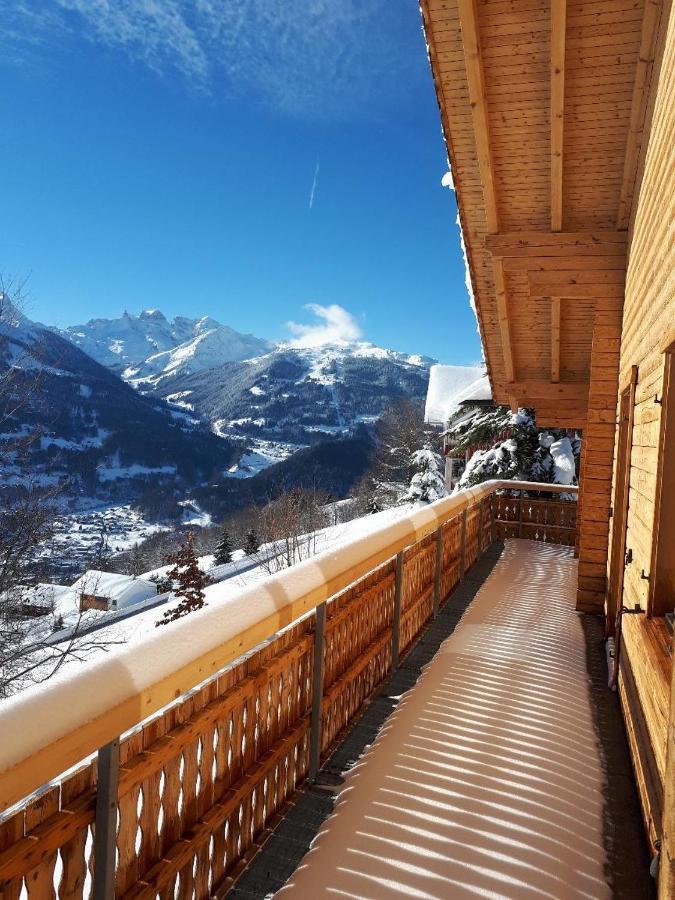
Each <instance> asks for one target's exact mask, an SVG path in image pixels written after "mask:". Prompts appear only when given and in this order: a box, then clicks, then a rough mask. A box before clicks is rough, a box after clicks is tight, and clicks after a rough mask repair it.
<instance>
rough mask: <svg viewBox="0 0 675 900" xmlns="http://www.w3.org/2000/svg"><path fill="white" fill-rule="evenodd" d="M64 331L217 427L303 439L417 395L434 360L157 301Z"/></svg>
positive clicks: (152, 391)
mask: <svg viewBox="0 0 675 900" xmlns="http://www.w3.org/2000/svg"><path fill="white" fill-rule="evenodd" d="M59 333H60V334H61V335H62V336H63V337H66V338H67V339H68V340H70V341H72V342H73V343H75V344H76V345H77V346H78V347H80V348H81V349H83V350H84V351H85V352H87V353H88V354H89V355H91V356H92V357H93V358H94V359H96V360H97V362H99V363H101V364H102V365H105V366H106V367H107V368H109V369H110V370H112V371H113V372H115V374H118V375H120V376H121V377H122V378H123V379H124V380H125V381H127V382H128V383H129V384H130V385H132V386H133V387H134V388H136V389H137V390H138V391H139V392H140V393H141V394H146V395H153V396H156V397H159V398H161V399H162V400H164V401H166V402H167V403H169V404H170V405H171V406H173V407H174V408H175V409H176V410H181V411H183V413H185V412H187V413H189V414H191V415H194V416H195V417H196V418H198V419H201V421H202V422H204V423H205V424H208V425H209V426H210V427H211V428H212V429H213V431H214V432H215V434H217V435H220V436H230V435H239V436H240V437H242V436H246V437H248V438H251V439H256V440H272V441H279V442H282V443H283V442H286V443H290V444H297V445H298V446H301V445H304V444H307V443H310V442H311V441H312V435H314V439H316V438H317V437H318V436H319V435H321V434H323V435H324V436H325V435H332V434H344V433H346V432H348V431H349V430H350V429H351V428H353V427H354V426H355V425H359V424H367V423H370V422H373V421H374V420H376V419H377V418H378V417H379V416H380V415H381V413H382V412H383V411H384V409H385V408H386V407H387V406H389V405H391V404H392V403H393V402H395V401H396V400H398V399H399V398H401V397H404V396H406V397H411V398H413V399H416V400H419V401H421V400H422V399H423V398H424V395H425V392H426V385H427V380H428V373H429V368H430V366H431V365H432V364H433V363H434V362H435V361H434V360H432V359H430V358H428V357H424V356H420V355H419V354H410V353H402V352H399V351H396V350H389V349H386V348H384V347H378V346H376V345H375V344H372V343H368V342H366V341H362V340H333V341H331V342H329V343H321V344H320V345H313V346H299V345H298V343H297V342H296V341H289V342H281V343H277V344H273V343H271V342H269V341H266V340H263V339H261V338H258V337H255V336H254V335H250V334H241V333H239V332H237V331H235V330H234V329H232V328H230V327H229V326H227V325H223V324H221V323H220V322H218V321H216V320H215V319H212V318H210V317H208V316H204V317H201V318H194V319H188V318H186V317H182V316H177V317H176V318H174V319H173V320H172V321H169V320H168V319H167V318H166V316H164V314H163V313H162V312H161V311H160V310H158V309H152V310H145V311H144V312H142V313H141V314H140V315H138V316H133V315H130V314H129V313H127V312H125V313H124V315H122V316H121V317H119V318H117V319H91V320H90V321H89V322H87V323H86V324H85V325H74V326H71V327H70V328H67V329H65V330H62V331H61V332H59ZM467 377H468V376H467Z"/></svg>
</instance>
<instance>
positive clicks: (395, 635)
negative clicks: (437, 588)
mask: <svg viewBox="0 0 675 900" xmlns="http://www.w3.org/2000/svg"><path fill="white" fill-rule="evenodd" d="M402 594H403V550H401V552H400V553H397V554H396V577H395V580H394V612H393V615H392V619H391V671H392V672H395V671H396V670H397V669H398V655H399V644H400V641H401V596H402Z"/></svg>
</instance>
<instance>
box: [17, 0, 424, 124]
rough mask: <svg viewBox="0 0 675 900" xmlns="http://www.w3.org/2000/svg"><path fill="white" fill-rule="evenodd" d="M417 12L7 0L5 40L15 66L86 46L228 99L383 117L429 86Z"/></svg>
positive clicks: (364, 5) (302, 2)
mask: <svg viewBox="0 0 675 900" xmlns="http://www.w3.org/2000/svg"><path fill="white" fill-rule="evenodd" d="M417 15H418V13H417V10H416V9H415V8H414V5H413V4H411V5H410V6H408V4H403V3H393V4H392V3H390V2H388V0H44V2H43V3H41V4H40V5H39V7H38V6H37V5H34V4H33V3H32V2H29V0H20V2H16V0H0V40H2V42H3V54H4V55H5V57H6V58H9V59H14V58H19V56H20V55H21V53H22V52H23V54H24V56H25V53H26V51H27V50H28V49H31V50H32V52H33V53H35V52H37V51H38V49H39V47H40V46H41V45H45V44H49V45H52V46H53V47H59V46H60V47H62V48H63V52H64V53H67V52H68V46H67V45H68V43H70V41H72V40H78V39H80V40H81V39H84V40H88V41H91V42H92V43H96V44H98V45H103V46H105V47H108V48H110V49H112V50H117V51H122V52H123V53H125V54H126V55H127V56H128V57H130V58H131V59H133V60H134V61H136V62H139V63H141V64H143V65H145V66H147V67H148V68H150V69H152V70H153V71H155V72H157V73H160V74H166V73H171V72H174V73H178V74H179V75H181V76H182V77H183V78H184V79H185V81H186V82H187V83H188V84H190V85H191V86H193V87H196V88H197V89H199V90H205V91H208V92H211V93H213V94H215V95H218V96H223V95H224V96H225V97H230V98H231V97H235V98H236V97H242V96H243V97H245V98H246V99H247V101H248V102H254V103H255V102H258V103H263V104H265V105H268V106H271V107H273V108H275V109H278V110H280V111H282V112H285V113H288V114H290V115H299V116H303V117H309V118H336V117H337V118H339V117H345V116H349V117H353V116H359V115H361V116H363V115H367V116H369V117H372V116H373V115H374V114H375V113H376V112H379V111H381V110H382V108H383V107H384V106H386V105H387V104H388V103H389V102H391V101H394V102H396V103H397V105H398V104H399V103H400V100H401V98H402V97H406V96H407V97H413V96H414V93H415V89H416V88H418V87H419V86H420V85H424V83H425V79H426V78H427V72H426V61H425V60H424V56H423V54H422V53H419V54H416V53H414V52H413V53H411V52H410V46H409V38H408V37H407V36H408V35H410V34H416V33H417V32H416V31H415V30H414V26H415V22H416V19H417ZM64 36H65V37H66V40H64V39H63V38H64ZM383 85H386V86H388V87H387V89H386V90H383V87H382V86H383Z"/></svg>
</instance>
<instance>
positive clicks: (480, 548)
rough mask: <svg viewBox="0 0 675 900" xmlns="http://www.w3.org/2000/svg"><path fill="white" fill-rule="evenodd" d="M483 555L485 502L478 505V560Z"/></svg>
mask: <svg viewBox="0 0 675 900" xmlns="http://www.w3.org/2000/svg"><path fill="white" fill-rule="evenodd" d="M482 555H483V501H482V500H481V501H480V503H479V504H478V551H477V553H476V558H477V559H480V557H481V556H482Z"/></svg>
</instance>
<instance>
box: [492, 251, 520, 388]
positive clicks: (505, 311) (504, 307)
mask: <svg viewBox="0 0 675 900" xmlns="http://www.w3.org/2000/svg"><path fill="white" fill-rule="evenodd" d="M494 266H495V298H496V301H497V318H498V320H499V332H500V334H501V338H502V352H503V355H504V373H505V375H506V380H507V381H513V379H514V377H515V374H514V372H515V370H514V365H513V349H512V345H511V327H510V325H509V308H508V301H507V297H506V281H505V279H504V268H503V266H502V261H501V259H498V258H496V257H495V260H494Z"/></svg>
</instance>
